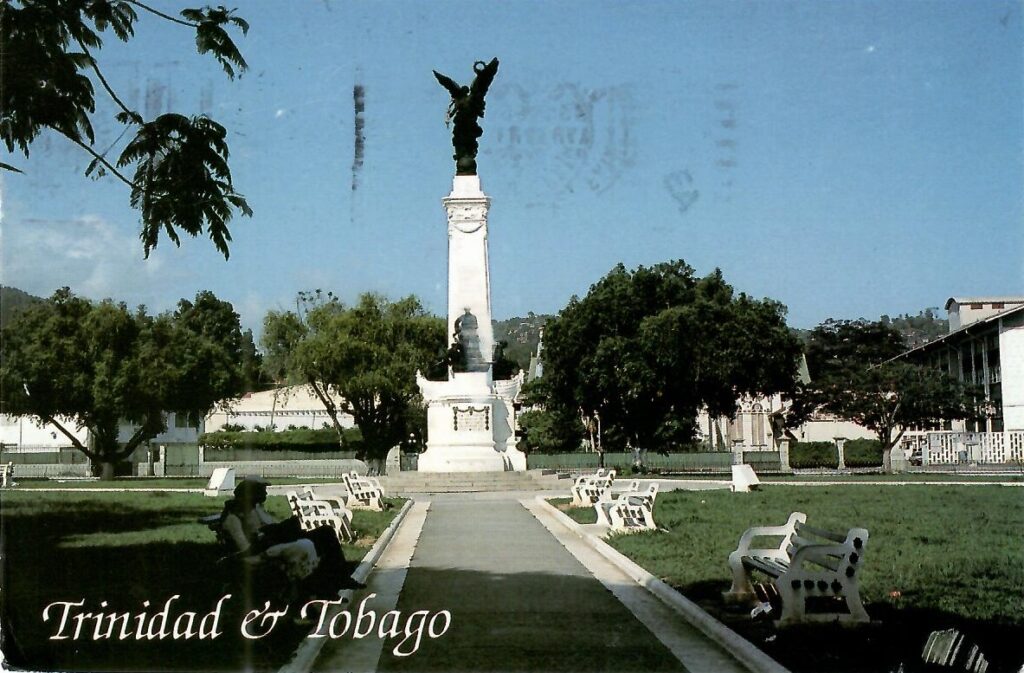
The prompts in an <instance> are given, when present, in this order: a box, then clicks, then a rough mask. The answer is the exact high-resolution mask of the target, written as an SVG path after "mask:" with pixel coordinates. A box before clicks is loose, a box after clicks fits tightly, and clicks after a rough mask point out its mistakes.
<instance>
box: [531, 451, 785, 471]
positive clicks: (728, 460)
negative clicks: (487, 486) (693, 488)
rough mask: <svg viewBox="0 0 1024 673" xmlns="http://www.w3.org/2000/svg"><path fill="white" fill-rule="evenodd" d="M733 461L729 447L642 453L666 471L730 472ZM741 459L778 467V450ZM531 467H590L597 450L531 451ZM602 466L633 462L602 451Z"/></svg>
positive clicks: (630, 457) (759, 466)
mask: <svg viewBox="0 0 1024 673" xmlns="http://www.w3.org/2000/svg"><path fill="white" fill-rule="evenodd" d="M733 461H734V457H733V453H732V452H730V451H715V452H699V453H670V454H668V455H662V454H658V453H648V454H647V455H646V456H645V457H644V465H645V466H646V467H648V468H650V469H654V470H663V471H667V472H729V471H730V469H731V468H732V464H733ZM743 461H744V462H745V463H747V464H749V465H751V466H753V467H754V469H756V470H758V471H769V472H770V471H773V470H778V469H779V464H780V463H779V453H778V452H777V451H745V452H744V453H743ZM526 464H527V467H529V468H530V469H535V468H540V469H552V470H569V471H575V470H591V469H596V468H597V466H598V454H597V453H591V452H578V453H554V454H546V453H531V454H530V455H528V456H527V457H526ZM604 464H605V467H610V468H615V469H616V470H620V471H622V470H627V469H629V468H630V467H632V466H633V454H632V453H606V454H604Z"/></svg>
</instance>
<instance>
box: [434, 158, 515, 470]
mask: <svg viewBox="0 0 1024 673" xmlns="http://www.w3.org/2000/svg"><path fill="white" fill-rule="evenodd" d="M443 202H444V207H445V210H446V211H447V214H448V338H449V340H450V341H451V340H453V339H454V337H455V335H456V333H457V334H458V335H459V340H460V343H461V344H462V347H463V352H464V354H465V363H466V366H465V369H466V371H459V372H452V371H449V374H448V380H447V381H428V380H427V379H425V378H423V377H422V376H417V379H416V382H417V383H418V384H419V387H420V391H421V392H422V393H423V399H424V400H425V401H426V403H427V450H426V452H425V453H423V454H422V455H420V458H419V468H418V469H419V470H420V471H421V472H487V471H504V470H525V469H526V456H525V455H524V454H523V453H522V452H521V451H519V450H518V449H516V448H515V433H514V430H513V426H514V423H515V420H514V413H515V412H514V410H513V407H512V403H513V401H514V400H515V398H516V396H517V395H518V394H519V388H520V386H521V385H522V383H523V375H522V373H520V374H519V375H518V376H517V377H516V378H514V379H512V380H509V381H494V380H492V376H491V372H492V369H491V365H492V363H493V360H494V328H493V327H492V325H491V278H490V267H489V265H488V259H487V211H488V208H489V207H490V199H489V198H488V197H487V195H486V194H484V193H483V191H481V189H480V177H479V176H477V175H456V176H455V181H454V184H453V186H452V192H451V194H449V195H448V196H447V197H446V198H445V199H444V201H443Z"/></svg>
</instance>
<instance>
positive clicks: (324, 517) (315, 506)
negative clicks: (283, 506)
mask: <svg viewBox="0 0 1024 673" xmlns="http://www.w3.org/2000/svg"><path fill="white" fill-rule="evenodd" d="M285 495H286V497H287V498H288V505H289V506H290V507H291V509H292V514H293V515H294V516H296V517H298V519H299V525H300V526H301V527H302V530H316V529H317V528H319V527H321V526H327V527H329V528H330V529H331V530H333V531H334V534H335V535H336V536H337V538H338V542H351V541H353V540H355V537H356V535H355V530H354V529H353V528H352V512H351V511H349V510H348V508H346V507H345V506H344V505H343V504H342V503H341V502H340V501H338V500H334V502H331V501H329V500H326V499H320V498H317V496H316V494H315V493H313V490H312V489H310V488H307V489H306V490H305V491H303V492H302V493H296V492H295V491H288V492H287V493H286V494H285Z"/></svg>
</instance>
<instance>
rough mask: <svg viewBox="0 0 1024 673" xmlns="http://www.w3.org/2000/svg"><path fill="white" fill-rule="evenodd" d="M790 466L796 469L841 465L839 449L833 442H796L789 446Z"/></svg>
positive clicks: (833, 467)
mask: <svg viewBox="0 0 1024 673" xmlns="http://www.w3.org/2000/svg"><path fill="white" fill-rule="evenodd" d="M789 466H790V467H792V468H794V469H801V468H805V469H806V468H815V467H829V468H832V469H835V468H837V467H839V451H838V450H837V449H836V445H835V444H833V443H832V442H794V443H793V444H791V445H790V447H789Z"/></svg>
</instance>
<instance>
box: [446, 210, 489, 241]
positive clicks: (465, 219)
mask: <svg viewBox="0 0 1024 673" xmlns="http://www.w3.org/2000/svg"><path fill="white" fill-rule="evenodd" d="M445 210H447V211H448V222H449V223H450V224H451V225H452V226H453V227H455V228H456V229H458V230H459V231H461V232H463V233H464V234H472V233H473V232H474V231H476V230H477V229H479V228H480V227H482V226H484V222H486V221H487V204H485V203H480V204H473V205H468V206H467V205H455V204H451V205H448V206H445Z"/></svg>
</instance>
